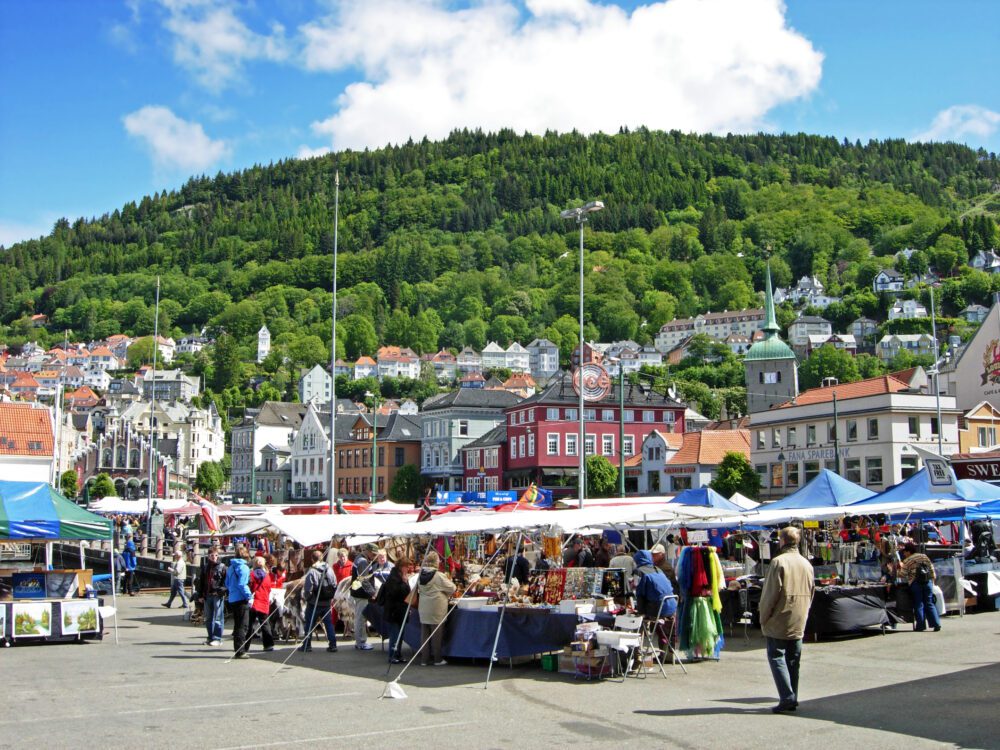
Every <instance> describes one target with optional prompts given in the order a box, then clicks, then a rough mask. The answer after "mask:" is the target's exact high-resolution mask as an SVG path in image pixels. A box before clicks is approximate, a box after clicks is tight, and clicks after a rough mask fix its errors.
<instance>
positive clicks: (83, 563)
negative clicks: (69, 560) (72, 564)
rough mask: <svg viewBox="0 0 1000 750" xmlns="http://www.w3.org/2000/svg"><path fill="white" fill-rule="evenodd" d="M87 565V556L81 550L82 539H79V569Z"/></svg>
mask: <svg viewBox="0 0 1000 750" xmlns="http://www.w3.org/2000/svg"><path fill="white" fill-rule="evenodd" d="M86 567H87V556H86V555H85V554H84V552H83V540H82V539H81V540H80V570H84V569H85V568H86Z"/></svg>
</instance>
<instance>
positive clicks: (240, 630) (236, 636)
mask: <svg viewBox="0 0 1000 750" xmlns="http://www.w3.org/2000/svg"><path fill="white" fill-rule="evenodd" d="M249 559H250V551H249V550H248V549H247V548H246V547H244V546H243V545H239V546H238V547H237V548H236V557H234V558H233V560H232V562H230V563H229V571H228V572H227V573H226V595H227V597H228V598H229V609H230V610H232V613H233V651H234V652H235V654H236V656H235V658H237V659H246V658H247V649H248V648H249V645H250V644H249V639H248V638H247V636H248V634H249V627H250V599H251V594H250V566H249V565H248V563H247V561H248V560H249Z"/></svg>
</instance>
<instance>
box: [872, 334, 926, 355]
mask: <svg viewBox="0 0 1000 750" xmlns="http://www.w3.org/2000/svg"><path fill="white" fill-rule="evenodd" d="M903 351H905V352H909V353H910V354H913V355H920V354H934V338H933V337H932V336H931V335H930V334H929V333H890V334H887V335H885V336H883V337H882V338H881V339H879V342H878V345H877V346H876V347H875V354H876V356H877V357H878V358H879V359H881V360H882V361H883V362H888V361H889V360H891V359H893V358H894V357H895V356H896V355H897V354H899V353H900V352H903Z"/></svg>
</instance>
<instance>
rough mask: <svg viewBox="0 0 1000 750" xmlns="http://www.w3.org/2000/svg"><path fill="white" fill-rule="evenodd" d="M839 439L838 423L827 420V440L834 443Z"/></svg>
mask: <svg viewBox="0 0 1000 750" xmlns="http://www.w3.org/2000/svg"><path fill="white" fill-rule="evenodd" d="M836 439H837V423H836V422H827V423H826V442H828V443H832V442H834V441H836Z"/></svg>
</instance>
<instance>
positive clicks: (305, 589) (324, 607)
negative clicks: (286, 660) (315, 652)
mask: <svg viewBox="0 0 1000 750" xmlns="http://www.w3.org/2000/svg"><path fill="white" fill-rule="evenodd" d="M311 559H312V567H310V568H309V570H308V571H306V575H305V578H304V579H303V583H302V599H303V601H304V602H305V604H306V622H305V628H306V635H305V638H304V639H303V640H302V645H301V646H299V651H312V632H313V628H315V627H316V619H317V618H318V617H322V618H323V627H324V628H325V629H326V640H327V641H328V644H329V645H327V647H326V650H327V651H329V652H330V653H332V654H333V653H336V652H337V631H336V630H334V628H333V615H332V614H331V611H330V602H332V601H333V597H334V595H335V594H336V593H337V581H336V579H335V578H334V576H333V571H332V570H331V569H330V567H329V566H328V565H327V564H326V561H325V560H324V559H323V551H322V550H318V549H314V550H313V551H312V553H311Z"/></svg>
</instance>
